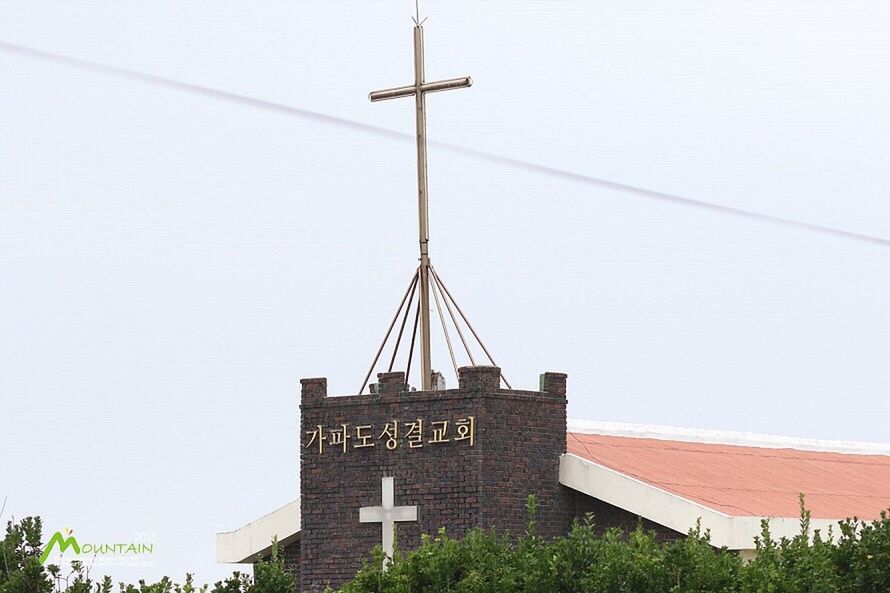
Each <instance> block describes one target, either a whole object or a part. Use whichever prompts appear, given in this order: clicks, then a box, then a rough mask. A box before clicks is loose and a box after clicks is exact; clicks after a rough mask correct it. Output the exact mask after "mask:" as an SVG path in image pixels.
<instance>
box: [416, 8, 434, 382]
mask: <svg viewBox="0 0 890 593" xmlns="http://www.w3.org/2000/svg"><path fill="white" fill-rule="evenodd" d="M423 84H424V72H423V27H421V26H420V25H418V26H415V27H414V87H415V90H414V98H415V101H416V119H417V205H418V213H419V217H420V220H419V228H420V335H421V342H420V369H421V370H420V374H421V378H420V382H421V389H422V390H423V391H429V390H431V389H432V388H433V377H432V374H433V369H432V355H431V354H430V254H429V242H430V233H429V200H428V195H427V170H426V93H425V92H423V90H422V87H423Z"/></svg>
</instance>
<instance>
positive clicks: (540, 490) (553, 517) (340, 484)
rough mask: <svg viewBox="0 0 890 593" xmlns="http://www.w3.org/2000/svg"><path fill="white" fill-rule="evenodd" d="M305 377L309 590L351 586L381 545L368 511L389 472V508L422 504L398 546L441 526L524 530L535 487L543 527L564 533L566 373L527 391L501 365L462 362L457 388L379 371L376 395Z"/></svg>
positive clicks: (399, 527) (399, 528)
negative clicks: (332, 390)
mask: <svg viewBox="0 0 890 593" xmlns="http://www.w3.org/2000/svg"><path fill="white" fill-rule="evenodd" d="M301 383H302V386H303V389H302V403H301V406H300V409H301V418H302V420H301V444H300V492H301V516H302V532H301V541H300V590H301V591H319V590H322V589H324V587H325V586H332V587H337V586H339V585H341V584H342V583H343V582H345V581H347V580H348V579H350V578H352V577H353V576H355V573H356V571H357V570H358V569H359V568H360V566H361V561H362V559H363V558H367V557H368V553H369V551H370V550H371V549H372V548H373V547H374V546H376V545H380V544H381V541H382V539H381V537H382V533H381V532H382V530H383V529H384V525H383V524H382V523H381V522H380V521H378V520H376V519H374V520H373V522H361V521H360V519H361V517H360V515H362V513H364V512H365V511H361V509H362V508H372V507H380V506H381V497H382V496H383V497H384V498H385V495H384V494H382V489H385V486H384V481H383V478H392V482H391V483H392V486H393V494H394V497H393V499H392V501H391V502H392V503H393V504H392V505H390V506H393V505H394V506H395V508H396V509H411V508H412V507H413V508H414V509H413V510H411V511H410V512H408V511H406V512H405V513H407V514H405V513H403V515H402V517H401V520H399V519H400V518H399V517H397V518H396V520H397V521H398V522H396V523H395V525H396V533H397V536H396V540H397V546H398V549H400V550H408V549H412V548H414V547H416V546H417V545H419V543H420V536H421V534H424V533H429V534H435V533H436V532H437V531H438V530H439V529H440V528H444V529H445V530H446V532H447V533H448V534H449V535H451V536H454V537H460V536H462V535H464V534H465V533H466V532H467V531H468V530H469V529H471V528H473V527H481V528H490V527H495V528H497V529H500V530H506V531H509V532H510V533H511V534H514V535H516V534H521V533H523V532H524V530H525V527H526V525H527V520H528V517H527V512H526V503H527V499H528V496H529V495H530V494H534V495H535V496H536V497H537V500H538V515H537V520H538V526H539V527H538V529H539V533H540V534H541V535H544V536H555V535H558V534H562V533H565V529H566V526H567V523H568V520H569V516H568V514H567V513H566V511H565V509H566V504H565V501H564V500H563V498H562V497H564V496H565V493H564V490H563V489H562V487H561V486H560V485H559V457H560V455H562V454H563V453H564V452H565V449H566V376H565V375H563V374H560V373H544V374H543V375H541V384H540V391H519V390H511V389H501V388H500V369H499V368H497V367H491V366H488V367H486V366H476V367H463V368H461V369H459V386H458V388H457V389H449V390H443V391H411V390H409V387H408V385H407V383H406V382H405V374H404V373H402V372H394V373H380V374H378V383H377V384H376V385H373V386H372V390H371V391H372V394H369V395H354V396H345V397H329V396H328V394H327V381H326V380H325V379H304V380H303V381H302V382H301ZM383 504H384V506H385V505H386V501H385V500H384V501H383ZM411 516H413V517H416V520H410V519H409V520H405V519H404V518H405V517H411Z"/></svg>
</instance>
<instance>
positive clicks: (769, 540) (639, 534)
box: [340, 499, 890, 593]
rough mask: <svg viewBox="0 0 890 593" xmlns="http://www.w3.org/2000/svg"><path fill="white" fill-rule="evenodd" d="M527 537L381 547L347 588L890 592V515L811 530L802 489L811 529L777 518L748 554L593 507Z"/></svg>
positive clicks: (375, 591)
mask: <svg viewBox="0 0 890 593" xmlns="http://www.w3.org/2000/svg"><path fill="white" fill-rule="evenodd" d="M530 503H531V504H530V510H531V511H532V513H531V514H532V518H531V521H530V524H529V529H528V531H527V533H526V534H525V535H524V536H523V537H522V538H520V539H519V540H518V541H512V540H511V539H509V538H508V537H507V536H506V535H504V534H500V533H497V532H495V531H479V530H476V531H472V532H470V533H469V534H468V535H467V536H466V537H465V538H463V539H462V540H456V539H452V538H450V537H448V535H447V534H446V533H445V532H444V531H440V532H439V533H438V534H437V535H436V536H435V537H424V538H423V540H422V542H421V545H420V547H419V548H418V549H417V550H414V551H412V552H410V553H407V554H401V553H398V552H396V553H395V555H394V558H393V561H392V563H391V564H390V565H389V567H388V569H387V570H386V571H383V570H382V562H381V561H382V559H383V556H382V552H381V551H380V549H379V548H378V549H376V550H375V551H374V552H373V553H372V554H371V556H370V557H369V558H368V560H366V561H365V563H364V565H363V567H362V569H361V570H360V571H359V573H358V575H357V576H356V578H355V579H354V580H353V581H351V582H349V583H347V584H346V585H345V586H344V587H343V588H342V589H341V591H340V593H890V518H888V515H887V514H882V515H881V518H880V519H878V520H876V521H871V522H864V521H857V520H855V519H850V520H847V521H844V522H843V523H841V525H840V530H839V531H840V533H828V534H822V533H818V532H815V533H814V532H811V529H810V513H809V511H807V510H806V509H805V508H804V507H803V499H801V530H800V533H799V534H798V535H797V536H795V537H793V538H782V539H780V540H775V539H773V537H772V536H771V534H770V531H769V524H768V522H766V521H765V522H764V523H763V526H762V527H763V531H762V533H761V536H760V537H759V538H757V540H756V549H757V555H756V557H755V558H754V559H753V560H752V561H750V562H748V563H745V562H744V561H743V560H742V559H741V557H740V556H739V555H738V554H736V553H735V552H732V551H730V550H727V549H725V548H715V547H713V546H712V545H711V542H710V534H709V533H708V532H707V531H704V532H703V531H702V529H701V526H700V525H696V526H695V527H694V528H693V529H691V530H690V531H689V533H688V536H687V537H686V538H683V539H679V540H676V541H668V542H661V541H659V540H658V538H657V537H656V534H655V533H654V532H647V531H645V530H644V529H643V528H642V526H638V527H637V529H636V530H634V531H632V532H631V533H622V532H621V531H620V530H617V529H608V530H606V531H605V532H603V533H601V534H600V533H598V532H597V530H596V529H595V528H594V527H595V526H594V523H593V517H592V516H588V517H587V518H586V519H585V520H583V521H576V522H575V524H574V526H573V527H572V529H571V531H570V532H569V533H568V534H567V535H565V536H564V537H560V538H557V539H555V540H552V541H545V540H543V539H541V538H539V537H538V536H537V535H535V532H534V513H533V510H534V501H533V500H531V501H530Z"/></svg>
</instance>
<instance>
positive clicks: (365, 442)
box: [352, 424, 377, 449]
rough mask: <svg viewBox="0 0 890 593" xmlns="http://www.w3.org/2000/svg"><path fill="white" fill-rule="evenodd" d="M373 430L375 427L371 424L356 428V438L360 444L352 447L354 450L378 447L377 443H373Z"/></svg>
mask: <svg viewBox="0 0 890 593" xmlns="http://www.w3.org/2000/svg"><path fill="white" fill-rule="evenodd" d="M372 428H373V427H372V426H371V425H370V424H366V425H364V426H356V427H355V438H356V439H358V441H359V442H358V443H356V444H354V445H353V446H352V448H353V449H362V448H364V447H376V446H377V445H376V443H372V442H371V439H373V438H374V435H373V434H369V433H370V431H371V429H372Z"/></svg>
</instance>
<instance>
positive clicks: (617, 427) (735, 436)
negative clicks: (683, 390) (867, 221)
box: [568, 418, 890, 455]
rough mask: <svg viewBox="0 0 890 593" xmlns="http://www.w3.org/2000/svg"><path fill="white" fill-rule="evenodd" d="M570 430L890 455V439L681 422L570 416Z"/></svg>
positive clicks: (651, 437) (584, 432) (765, 446)
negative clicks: (793, 433)
mask: <svg viewBox="0 0 890 593" xmlns="http://www.w3.org/2000/svg"><path fill="white" fill-rule="evenodd" d="M568 432H577V433H580V434H599V435H603V436H616V437H630V438H637V439H656V440H666V441H680V442H686V443H707V444H713V445H733V446H738V447H758V448H762V449H795V450H798V451H814V452H817V453H845V454H848V455H890V444H888V443H867V442H862V441H831V440H825V439H805V438H800V437H789V436H778V435H770V434H759V433H754V432H738V431H733V430H708V429H702V428H682V427H678V426H661V425H658V424H629V423H625V422H602V421H595V420H574V419H571V418H569V420H568Z"/></svg>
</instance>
